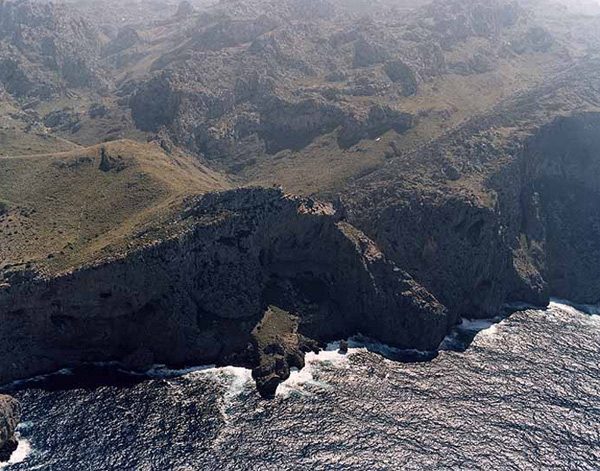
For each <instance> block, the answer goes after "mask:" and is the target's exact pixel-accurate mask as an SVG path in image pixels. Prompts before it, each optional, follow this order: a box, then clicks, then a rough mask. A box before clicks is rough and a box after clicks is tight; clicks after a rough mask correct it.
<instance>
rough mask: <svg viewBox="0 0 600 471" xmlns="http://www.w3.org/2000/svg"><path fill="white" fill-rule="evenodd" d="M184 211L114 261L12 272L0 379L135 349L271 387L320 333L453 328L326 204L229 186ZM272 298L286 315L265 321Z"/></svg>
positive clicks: (424, 337) (420, 339)
mask: <svg viewBox="0 0 600 471" xmlns="http://www.w3.org/2000/svg"><path fill="white" fill-rule="evenodd" d="M182 223H185V224H186V225H187V226H188V227H189V229H188V230H187V231H186V232H185V233H184V234H182V235H180V236H178V237H176V238H173V239H171V240H168V241H164V242H162V243H159V244H156V245H154V246H152V247H148V248H146V249H143V250H141V251H138V252H134V253H132V254H130V255H128V256H127V257H126V258H123V259H117V260H113V261H110V262H106V263H103V264H100V265H97V266H90V267H85V268H80V269H78V270H76V271H74V272H72V273H68V274H64V275H61V276H56V277H53V278H50V279H33V280H31V279H29V280H27V279H25V280H24V279H22V278H21V279H19V277H15V276H13V277H12V278H10V279H8V280H7V281H8V283H6V284H5V285H4V286H2V287H1V288H0V316H1V317H2V319H1V320H2V326H3V328H2V342H1V345H2V347H0V348H1V349H2V355H1V358H2V359H3V360H2V362H1V364H0V382H6V381H10V380H13V379H17V378H25V377H28V376H32V375H35V374H39V373H43V372H48V371H52V370H55V369H57V368H59V367H63V366H65V365H69V364H77V363H80V362H89V361H107V360H124V359H126V358H127V357H128V356H130V355H132V354H134V355H135V354H136V352H139V351H142V350H143V351H146V352H148V351H149V352H151V354H152V355H151V358H153V360H154V361H156V362H161V363H168V364H176V365H183V364H202V363H210V362H216V363H226V362H233V363H240V364H244V365H249V366H252V367H259V368H260V369H258V370H256V371H255V376H256V378H257V382H258V383H259V386H262V385H263V384H264V385H265V386H264V392H265V393H269V392H273V390H274V387H276V385H277V384H278V382H279V381H281V380H283V379H285V378H286V377H287V375H289V366H290V363H291V366H298V365H299V364H301V358H302V356H303V353H302V352H303V351H306V349H311V348H316V346H317V345H319V343H320V342H323V341H325V340H331V339H334V338H339V337H346V336H349V335H352V334H355V333H357V332H359V331H360V332H363V333H365V334H367V335H371V336H373V337H374V338H379V339H380V340H382V341H385V342H388V343H390V344H392V345H396V346H400V347H405V348H419V349H424V350H428V349H434V348H436V346H437V345H438V344H439V342H440V341H441V339H442V338H443V336H444V335H445V333H446V331H447V329H448V327H449V323H450V320H449V319H448V316H447V311H446V309H445V308H444V307H443V306H442V305H441V304H440V303H439V302H437V300H436V299H435V298H434V297H433V296H432V295H430V294H429V293H428V292H427V291H426V290H425V289H423V288H422V287H421V286H420V285H419V284H418V283H416V282H415V281H414V280H413V279H412V278H411V277H410V276H409V275H408V274H406V273H405V272H403V271H402V270H400V269H398V268H397V267H396V266H395V265H394V264H393V263H391V262H389V261H388V260H387V259H386V257H385V256H384V255H383V254H382V253H381V252H380V251H379V250H378V249H377V247H376V246H375V244H374V243H373V242H372V241H370V240H369V239H368V238H367V237H366V236H364V235H363V234H362V233H361V232H360V231H359V230H357V229H355V228H354V227H352V226H350V225H348V224H347V223H344V222H342V221H338V220H337V219H336V217H335V214H334V212H333V210H332V208H331V207H330V206H322V205H319V204H318V203H316V202H314V201H312V200H304V199H298V198H291V197H286V196H284V195H283V194H281V193H280V192H279V191H276V190H261V189H248V190H238V191H233V192H228V193H219V194H209V195H206V196H204V197H200V198H199V199H198V200H196V201H191V202H190V204H189V207H188V208H187V210H186V211H185V212H184V216H183V221H182ZM271 308H277V309H279V311H278V312H283V313H284V314H283V316H284V317H285V319H286V322H280V323H279V324H281V325H283V326H284V327H281V328H279V327H277V326H278V325H279V324H278V323H275V327H269V322H268V319H267V320H265V319H264V318H265V313H266V312H270V311H269V310H270V309H271ZM280 317H281V316H280ZM263 323H266V324H265V325H267V327H265V328H264V329H263V331H264V332H270V333H269V334H268V335H267V334H263V333H261V328H260V326H261V325H262V324H263ZM265 335H267V337H265ZM263 379H264V381H263Z"/></svg>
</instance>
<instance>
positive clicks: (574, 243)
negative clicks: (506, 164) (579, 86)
mask: <svg viewBox="0 0 600 471" xmlns="http://www.w3.org/2000/svg"><path fill="white" fill-rule="evenodd" d="M523 172H524V174H525V175H526V178H527V180H528V185H527V187H526V188H525V189H524V192H523V205H524V208H523V210H524V214H523V227H522V230H523V233H524V234H525V235H526V237H527V244H528V247H529V248H530V249H532V250H536V249H537V250H538V251H540V250H541V251H542V252H543V254H544V257H543V258H542V259H541V260H539V261H538V263H537V268H538V269H539V271H540V272H541V274H542V276H543V277H544V279H545V281H546V282H547V283H548V286H549V289H550V291H551V292H552V294H554V295H556V296H560V297H563V298H567V299H573V300H576V301H578V302H581V303H597V302H598V301H599V300H600V271H599V270H598V267H600V247H599V245H598V241H599V240H600V114H599V113H584V114H579V115H575V116H572V117H566V118H558V119H557V120H556V121H555V122H553V123H552V124H549V125H547V126H545V127H544V128H542V129H541V130H540V131H539V132H538V133H537V134H536V135H535V136H534V137H533V138H532V139H531V141H530V142H529V143H528V145H527V148H526V150H525V154H524V156H523Z"/></svg>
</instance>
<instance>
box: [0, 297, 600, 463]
mask: <svg viewBox="0 0 600 471" xmlns="http://www.w3.org/2000/svg"><path fill="white" fill-rule="evenodd" d="M485 327H487V328H485ZM482 328H485V329H484V330H481V331H480V332H479V333H478V334H477V336H476V337H475V339H474V340H473V342H472V343H471V344H470V346H469V348H467V349H466V350H465V351H464V352H459V351H452V350H445V351H441V352H440V354H439V355H438V356H437V357H436V358H434V359H429V360H430V361H421V362H418V361H415V360H418V359H419V358H418V357H419V355H418V354H412V355H408V356H404V354H400V352H394V351H393V350H389V349H385V348H384V347H381V346H376V345H367V346H366V348H365V345H362V346H361V345H360V344H358V343H356V342H354V344H351V347H355V348H351V349H350V353H349V354H348V355H345V356H344V355H341V354H339V353H337V352H336V351H327V352H323V353H321V354H320V355H309V357H308V358H307V368H305V369H304V370H302V371H299V372H294V373H293V374H292V377H291V378H290V379H289V380H288V381H287V382H286V383H285V384H284V385H283V386H282V387H281V388H280V390H279V392H278V395H277V397H276V398H275V399H274V400H272V401H264V400H261V399H260V398H259V396H258V395H257V393H256V392H255V390H254V387H253V384H252V381H251V378H250V372H249V371H247V370H243V369H238V368H222V369H214V368H200V369H196V370H192V371H188V372H177V373H176V372H169V371H165V370H160V369H156V370H155V371H154V373H153V374H154V377H153V378H139V377H138V378H136V377H132V376H126V375H122V374H118V373H116V372H115V371H111V370H107V369H101V370H96V371H92V372H91V374H90V372H89V371H87V372H86V374H76V375H73V374H72V373H71V374H68V372H64V373H63V374H62V375H55V376H53V377H51V378H47V379H45V380H40V381H37V382H33V383H31V382H30V383H28V384H27V387H26V388H24V387H21V389H20V390H18V391H16V392H13V394H15V396H16V397H18V399H20V400H21V401H22V403H23V406H24V409H25V417H24V423H23V424H22V425H21V426H20V428H19V434H20V443H21V447H20V449H19V452H18V454H17V455H18V456H13V463H12V464H9V465H5V466H4V468H3V471H5V470H6V471H8V470H10V471H13V470H26V469H27V470H29V469H37V470H55V471H56V470H77V471H78V470H88V469H89V470H94V471H99V470H204V469H209V470H210V469H219V470H221V469H224V470H271V469H272V470H304V469H306V470H326V469H327V470H331V469H339V470H384V469H390V470H399V469H403V470H413V469H414V470H417V469H418V470H421V469H444V470H446V469H450V470H452V469H456V470H459V469H460V470H475V469H481V470H511V469H514V470H541V469H542V470H552V469H556V470H565V469H572V470H598V469H600V317H598V316H592V315H586V314H583V313H582V312H579V311H577V310H575V309H573V308H570V307H567V306H565V305H560V304H553V305H552V306H551V308H550V309H549V310H547V311H532V310H529V311H522V312H517V313H515V314H513V315H512V316H511V317H510V318H508V319H505V320H503V321H502V322H500V323H497V324H493V325H491V326H489V325H481V323H469V322H464V323H463V325H462V329H461V335H455V336H453V337H452V336H451V337H449V338H448V339H447V342H446V344H447V345H446V347H450V346H453V347H456V346H457V345H459V344H460V341H461V340H464V334H468V333H469V331H474V330H479V329H482ZM455 350H456V349H455ZM376 351H379V353H384V354H385V355H386V356H385V357H384V356H382V355H380V354H379V353H377V352H376ZM398 360H403V361H398ZM423 360H428V358H423ZM20 460H21V461H20ZM14 461H20V462H16V463H15V462H14ZM0 469H2V467H0Z"/></svg>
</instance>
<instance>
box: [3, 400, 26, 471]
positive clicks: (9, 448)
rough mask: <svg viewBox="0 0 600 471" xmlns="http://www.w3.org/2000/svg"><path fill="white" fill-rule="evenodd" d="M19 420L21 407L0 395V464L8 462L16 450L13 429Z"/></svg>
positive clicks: (14, 401)
mask: <svg viewBox="0 0 600 471" xmlns="http://www.w3.org/2000/svg"><path fill="white" fill-rule="evenodd" d="M20 420H21V405H20V404H19V402H18V401H17V400H16V399H13V398H12V397H10V396H3V395H0V462H3V461H8V460H9V459H10V455H12V453H13V452H14V451H15V450H16V449H17V440H16V438H15V429H16V428H17V425H18V424H19V421H20Z"/></svg>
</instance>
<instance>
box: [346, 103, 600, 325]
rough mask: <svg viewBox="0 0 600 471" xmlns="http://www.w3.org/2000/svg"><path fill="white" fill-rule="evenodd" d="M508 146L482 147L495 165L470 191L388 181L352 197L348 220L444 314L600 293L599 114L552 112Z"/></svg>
mask: <svg viewBox="0 0 600 471" xmlns="http://www.w3.org/2000/svg"><path fill="white" fill-rule="evenodd" d="M471 134H472V132H471ZM450 139H455V138H453V137H450ZM515 144H516V146H517V149H519V150H518V151H516V152H514V153H513V154H511V155H508V156H507V154H504V153H503V151H502V150H494V149H492V148H491V147H489V146H488V147H487V152H486V158H487V159H488V160H489V161H490V162H493V163H492V164H491V165H490V167H491V166H492V165H493V170H489V171H488V173H487V175H486V180H485V181H484V185H485V186H481V184H480V183H477V184H473V183H471V184H470V185H471V186H470V187H467V188H468V191H469V192H470V193H467V192H464V191H456V188H460V187H456V188H453V187H451V186H448V185H446V186H441V185H440V184H439V183H438V184H437V185H436V184H435V183H432V182H427V183H423V182H418V180H416V178H415V181H416V182H418V183H415V181H411V180H409V179H408V178H407V179H406V181H404V180H403V179H402V177H394V178H397V180H398V181H393V182H392V183H390V184H387V186H386V185H381V184H378V185H379V186H374V188H375V189H373V190H371V191H368V192H365V191H364V190H361V191H360V192H358V193H359V194H360V195H361V196H360V198H361V199H358V200H354V201H353V202H352V208H351V210H350V214H351V216H350V220H351V221H352V223H353V224H354V225H356V226H357V227H360V228H361V229H363V230H364V231H365V232H366V233H367V234H368V235H369V236H370V237H372V238H373V240H375V241H376V242H377V244H379V246H380V247H381V248H382V250H383V251H384V252H385V253H386V255H387V256H388V257H389V258H390V259H392V260H394V262H395V263H396V264H397V265H398V266H399V267H401V268H402V269H403V270H405V271H407V272H408V273H410V274H411V275H412V276H413V277H414V278H415V279H416V280H417V281H418V282H419V283H421V284H422V285H423V286H424V287H425V288H426V289H427V290H428V291H429V292H431V293H432V294H433V295H434V296H435V297H436V298H437V299H438V300H439V301H440V302H441V303H442V304H444V305H445V306H446V307H447V308H448V311H449V313H450V314H449V317H450V318H451V319H456V318H457V317H458V316H460V315H462V316H466V317H492V316H494V315H496V314H497V313H498V312H499V311H500V310H501V309H502V307H503V306H504V305H505V304H506V303H512V302H527V303H530V304H532V305H538V306H545V305H547V304H548V301H549V297H550V295H553V296H559V297H563V298H567V299H571V300H573V301H575V302H579V303H584V304H585V303H588V304H590V303H597V302H598V300H599V299H600V271H599V270H598V267H599V266H600V248H599V246H598V241H599V240H600V193H599V191H600V151H599V149H600V114H599V113H592V112H589V113H576V114H573V115H571V116H569V117H559V118H556V119H554V120H552V121H551V122H550V123H549V124H545V125H543V126H541V127H539V128H538V129H537V130H534V131H533V132H532V135H531V136H530V137H528V138H525V139H523V140H522V142H517V141H516V142H515ZM446 145H447V144H446ZM461 145H464V144H461ZM446 148H447V147H446ZM440 149H445V147H444V144H443V143H442V144H440ZM461 149H462V148H452V151H453V152H455V153H456V154H459V153H460V152H461ZM494 159H498V160H497V161H500V163H499V164H496V163H494ZM500 159H502V160H500ZM435 165H436V163H435V162H434V163H432V164H431V168H435ZM442 165H443V164H442ZM434 172H435V170H434ZM378 178H381V177H378ZM412 178H414V176H413V177H412ZM446 178H447V177H446ZM477 178H481V177H479V176H478V177H477ZM417 185H418V186H417ZM478 185H479V186H478ZM482 190H483V191H482ZM475 191H477V192H478V193H475Z"/></svg>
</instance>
